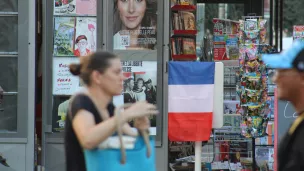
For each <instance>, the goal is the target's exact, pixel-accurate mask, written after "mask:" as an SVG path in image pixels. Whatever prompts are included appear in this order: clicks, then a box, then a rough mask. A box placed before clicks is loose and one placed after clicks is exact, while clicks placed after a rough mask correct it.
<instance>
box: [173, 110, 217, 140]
mask: <svg viewBox="0 0 304 171" xmlns="http://www.w3.org/2000/svg"><path fill="white" fill-rule="evenodd" d="M212 113H213V112H204V113H203V112H202V113H173V112H169V115H168V117H169V121H168V136H169V139H170V141H208V140H209V139H210V134H211V130H212ZM193 134H195V135H193Z"/></svg>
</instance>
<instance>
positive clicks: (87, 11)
mask: <svg viewBox="0 0 304 171" xmlns="http://www.w3.org/2000/svg"><path fill="white" fill-rule="evenodd" d="M76 5H77V8H76V13H77V14H78V15H93V16H96V10H97V0H76Z"/></svg>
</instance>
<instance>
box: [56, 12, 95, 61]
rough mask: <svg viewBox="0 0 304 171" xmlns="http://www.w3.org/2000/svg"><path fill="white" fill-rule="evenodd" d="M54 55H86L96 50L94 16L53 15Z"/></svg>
mask: <svg viewBox="0 0 304 171" xmlns="http://www.w3.org/2000/svg"><path fill="white" fill-rule="evenodd" d="M54 23H55V24H54V52H53V55H54V56H58V57H59V56H77V57H79V56H86V55H88V54H89V53H91V52H94V51H96V27H97V26H96V17H55V19H54Z"/></svg>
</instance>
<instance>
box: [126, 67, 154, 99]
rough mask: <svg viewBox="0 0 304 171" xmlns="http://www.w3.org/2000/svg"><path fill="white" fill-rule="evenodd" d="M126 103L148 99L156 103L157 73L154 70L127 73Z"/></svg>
mask: <svg viewBox="0 0 304 171" xmlns="http://www.w3.org/2000/svg"><path fill="white" fill-rule="evenodd" d="M125 75H128V76H127V79H126V80H125V81H124V93H123V95H124V103H134V102H136V101H145V100H146V101H147V102H148V103H151V104H156V75H155V73H154V72H139V73H136V72H135V73H125Z"/></svg>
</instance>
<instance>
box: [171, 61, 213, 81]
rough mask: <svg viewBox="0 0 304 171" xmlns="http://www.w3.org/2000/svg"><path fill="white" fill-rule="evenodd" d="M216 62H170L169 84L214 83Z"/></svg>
mask: <svg viewBox="0 0 304 171" xmlns="http://www.w3.org/2000/svg"><path fill="white" fill-rule="evenodd" d="M214 72H215V63H214V62H169V85H198V84H214Z"/></svg>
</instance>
